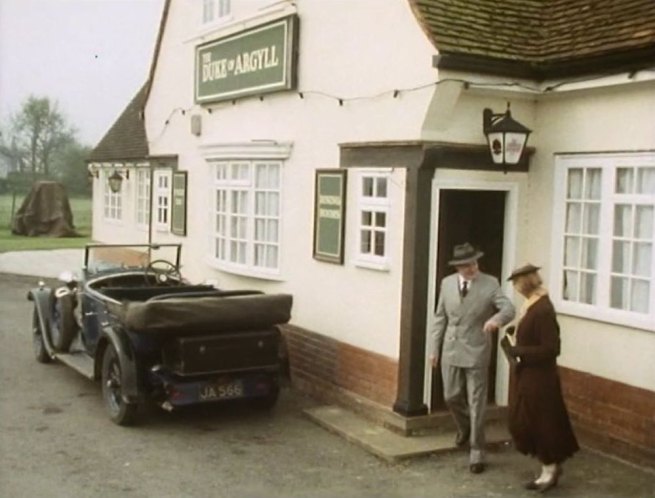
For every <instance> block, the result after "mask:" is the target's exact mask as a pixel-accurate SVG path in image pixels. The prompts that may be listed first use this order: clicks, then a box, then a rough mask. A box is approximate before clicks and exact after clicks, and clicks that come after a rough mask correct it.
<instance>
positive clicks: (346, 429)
mask: <svg viewBox="0 0 655 498" xmlns="http://www.w3.org/2000/svg"><path fill="white" fill-rule="evenodd" d="M304 413H305V414H306V415H307V416H308V417H309V418H310V419H311V420H313V421H314V422H316V423H317V424H318V425H320V426H322V427H324V428H325V429H327V430H329V431H331V432H334V433H336V434H339V435H340V436H342V437H344V438H345V439H346V440H348V441H350V442H352V443H355V444H356V445H358V446H361V447H362V448H364V449H366V450H367V451H369V452H370V453H373V454H374V455H376V456H378V457H379V458H382V459H383V460H386V461H388V462H397V461H400V460H405V459H408V458H415V457H420V456H425V455H431V454H438V453H445V452H452V451H461V448H458V447H457V446H456V445H455V431H439V432H437V431H433V432H426V433H423V434H421V435H416V436H403V435H401V434H399V433H398V432H397V431H393V430H390V429H387V428H386V427H384V426H383V425H380V424H378V423H375V422H373V421H371V420H370V419H366V418H363V417H361V416H359V415H356V414H355V413H353V412H352V411H350V410H347V409H344V408H341V407H339V406H335V405H327V406H319V407H315V408H308V409H306V410H304ZM486 437H487V444H488V445H490V446H493V445H498V444H503V443H507V442H508V441H509V440H510V436H509V434H508V432H507V429H506V428H505V427H504V425H502V424H499V423H489V424H488V426H487V430H486Z"/></svg>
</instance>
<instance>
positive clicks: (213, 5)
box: [202, 0, 231, 24]
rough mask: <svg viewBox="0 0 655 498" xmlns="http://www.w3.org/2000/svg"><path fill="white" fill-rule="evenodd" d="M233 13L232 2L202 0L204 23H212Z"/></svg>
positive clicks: (227, 0)
mask: <svg viewBox="0 0 655 498" xmlns="http://www.w3.org/2000/svg"><path fill="white" fill-rule="evenodd" d="M230 12H231V0H202V22H203V23H205V24H206V23H210V22H213V21H216V20H219V19H222V18H225V17H228V16H229V15H230Z"/></svg>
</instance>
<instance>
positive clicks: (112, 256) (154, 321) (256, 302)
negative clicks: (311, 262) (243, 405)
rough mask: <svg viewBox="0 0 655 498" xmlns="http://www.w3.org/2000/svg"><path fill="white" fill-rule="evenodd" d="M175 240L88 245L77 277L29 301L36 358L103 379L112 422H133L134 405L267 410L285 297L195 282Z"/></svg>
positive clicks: (274, 385)
mask: <svg viewBox="0 0 655 498" xmlns="http://www.w3.org/2000/svg"><path fill="white" fill-rule="evenodd" d="M180 253H181V247H180V245H178V244H159V245H106V244H89V245H87V246H86V249H85V256H84V267H83V270H82V271H83V275H82V278H81V279H79V280H78V279H77V278H75V277H74V276H73V274H72V273H70V272H66V273H64V274H62V276H61V277H60V280H62V285H61V286H60V287H58V288H56V289H51V288H48V287H46V286H45V285H44V284H43V283H42V282H40V283H39V286H38V287H37V288H34V289H32V290H31V291H30V292H29V293H28V299H29V300H31V301H33V302H34V312H33V319H32V334H33V344H34V353H35V356H36V359H37V360H38V361H40V362H42V363H49V362H51V361H52V360H55V359H56V360H59V361H61V362H62V363H64V364H66V365H68V366H70V367H72V368H74V369H75V370H77V371H78V372H80V373H82V374H83V375H85V376H86V377H88V378H90V379H93V380H100V381H101V383H102V396H103V398H104V402H105V404H106V408H107V411H108V413H109V416H110V418H111V420H112V421H114V422H115V423H117V424H119V425H129V424H131V423H133V422H134V420H135V418H136V416H137V413H138V407H139V405H141V404H143V403H145V402H150V401H153V402H155V403H157V404H159V406H161V407H162V408H163V409H165V410H169V411H170V410H173V409H174V408H176V407H180V406H184V405H191V404H196V403H207V402H216V401H225V400H233V399H243V398H248V399H251V400H252V401H253V403H254V404H255V405H260V406H262V407H271V406H273V405H274V404H275V402H276V400H277V397H278V392H279V375H280V367H281V365H280V354H279V347H280V332H279V330H278V327H277V326H278V325H280V324H283V323H286V322H288V321H289V319H290V313H291V304H292V298H291V296H289V295H286V294H278V295H270V294H264V293H262V292H259V291H252V290H222V289H219V288H216V287H215V286H213V285H205V284H203V285H192V284H190V283H189V282H187V281H186V280H185V279H183V278H182V276H181V275H180Z"/></svg>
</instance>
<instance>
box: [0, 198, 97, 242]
mask: <svg viewBox="0 0 655 498" xmlns="http://www.w3.org/2000/svg"><path fill="white" fill-rule="evenodd" d="M24 198H25V195H16V206H15V210H16V211H18V208H19V207H20V205H21V203H22V202H23V199H24ZM69 200H70V203H71V209H72V210H73V223H75V229H76V230H77V232H78V233H79V234H80V235H82V237H65V238H64V237H24V236H22V235H13V234H12V233H11V204H12V195H11V194H0V252H6V251H31V250H37V249H76V248H82V247H84V244H87V243H88V242H91V198H88V197H80V198H70V199H69Z"/></svg>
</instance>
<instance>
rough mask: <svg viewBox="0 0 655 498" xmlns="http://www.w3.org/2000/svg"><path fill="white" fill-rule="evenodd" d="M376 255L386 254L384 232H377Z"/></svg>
mask: <svg viewBox="0 0 655 498" xmlns="http://www.w3.org/2000/svg"><path fill="white" fill-rule="evenodd" d="M375 255H376V256H384V232H375Z"/></svg>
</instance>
